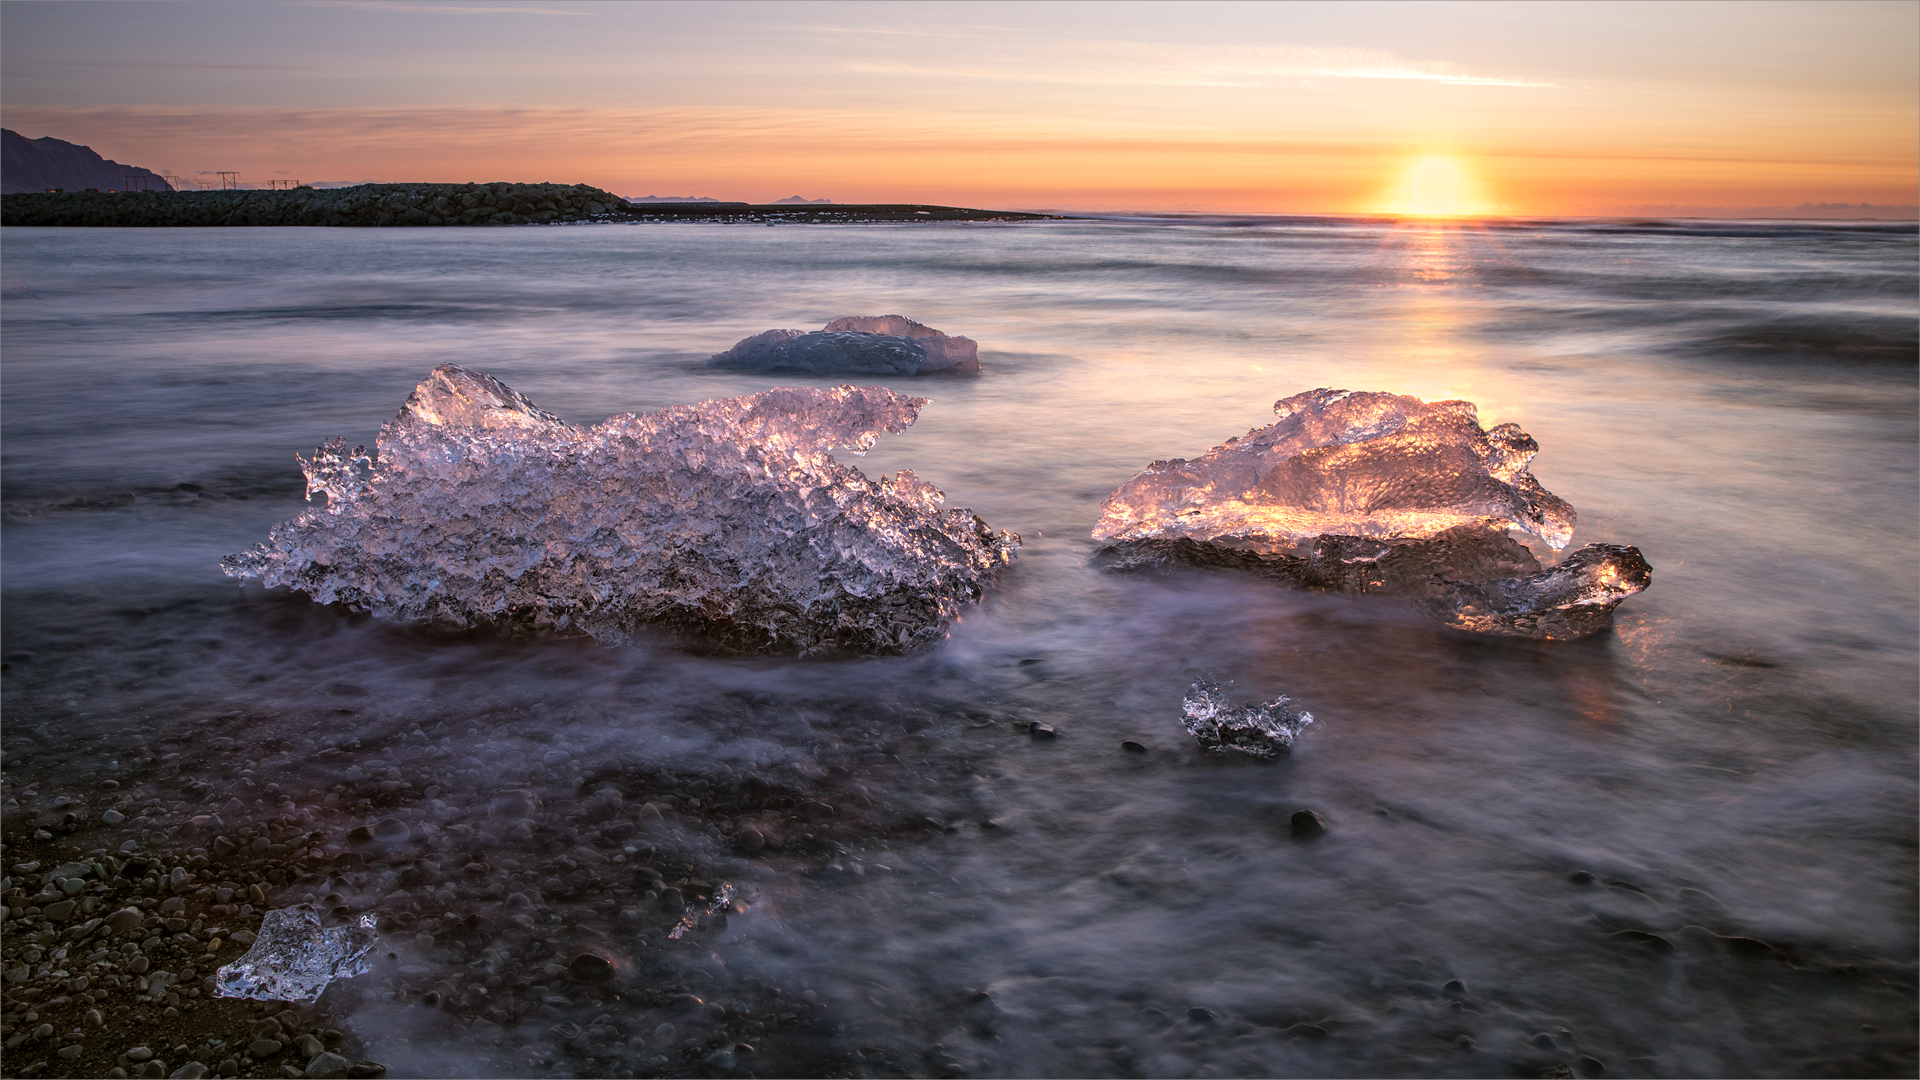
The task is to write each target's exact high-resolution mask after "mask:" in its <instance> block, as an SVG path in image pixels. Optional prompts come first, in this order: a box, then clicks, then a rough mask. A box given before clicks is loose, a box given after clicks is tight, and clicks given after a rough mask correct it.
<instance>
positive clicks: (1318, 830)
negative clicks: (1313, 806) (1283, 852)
mask: <svg viewBox="0 0 1920 1080" xmlns="http://www.w3.org/2000/svg"><path fill="white" fill-rule="evenodd" d="M1287 827H1288V831H1289V832H1291V833H1292V835H1293V838H1294V839H1295V840H1315V839H1318V838H1320V837H1322V836H1325V835H1327V819H1326V818H1323V817H1321V816H1320V815H1319V814H1316V813H1314V812H1313V811H1312V810H1295V811H1294V812H1293V816H1292V817H1290V818H1288V819H1287Z"/></svg>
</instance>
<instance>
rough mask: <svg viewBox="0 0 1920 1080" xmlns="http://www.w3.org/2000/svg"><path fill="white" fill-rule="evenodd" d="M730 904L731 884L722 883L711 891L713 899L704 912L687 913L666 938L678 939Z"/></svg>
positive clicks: (731, 898)
mask: <svg viewBox="0 0 1920 1080" xmlns="http://www.w3.org/2000/svg"><path fill="white" fill-rule="evenodd" d="M731 903H733V883H732V882H729V881H723V882H721V883H720V887H719V888H717V889H715V890H713V899H712V900H710V901H708V903H707V906H706V908H705V909H704V910H702V911H689V912H687V914H686V915H684V916H683V917H682V918H681V919H680V921H679V922H678V923H676V924H675V925H674V928H673V929H672V930H671V931H669V932H668V933H667V936H668V937H670V938H677V937H679V936H680V935H682V934H684V933H686V932H687V931H689V930H691V929H693V928H694V927H695V926H698V925H700V920H701V919H706V918H711V917H712V916H714V915H717V914H719V913H720V912H721V911H723V910H725V909H726V906H727V905H728V904H731Z"/></svg>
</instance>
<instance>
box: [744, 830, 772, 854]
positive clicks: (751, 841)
mask: <svg viewBox="0 0 1920 1080" xmlns="http://www.w3.org/2000/svg"><path fill="white" fill-rule="evenodd" d="M739 840H740V850H742V851H759V850H760V849H761V848H764V847H766V846H767V838H766V837H765V836H763V835H761V833H760V830H758V829H741V830H740V837H739Z"/></svg>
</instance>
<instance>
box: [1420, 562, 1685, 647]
mask: <svg viewBox="0 0 1920 1080" xmlns="http://www.w3.org/2000/svg"><path fill="white" fill-rule="evenodd" d="M1651 584H1653V568H1652V567H1650V566H1648V565H1647V560H1646V559H1645V558H1644V557H1643V556H1642V555H1641V554H1640V549H1639V548H1634V547H1623V546H1621V545H1618V544H1588V545H1587V546H1586V547H1583V548H1581V549H1580V550H1579V551H1576V552H1574V553H1573V554H1571V555H1569V556H1567V557H1566V559H1564V560H1562V561H1561V563H1560V565H1558V566H1556V567H1553V568H1552V569H1550V570H1542V571H1540V572H1539V573H1536V574H1527V575H1524V576H1521V577H1510V578H1493V579H1490V580H1486V581H1456V580H1452V579H1450V578H1448V577H1446V576H1444V575H1435V576H1434V577H1433V578H1431V579H1430V580H1429V582H1428V584H1427V592H1426V596H1425V597H1424V598H1423V599H1422V600H1421V601H1420V606H1421V607H1422V608H1424V609H1425V610H1426V612H1427V614H1429V615H1431V616H1433V617H1434V618H1436V619H1438V620H1440V621H1441V622H1443V623H1446V624H1447V625H1449V626H1456V627H1459V628H1460V629H1462V630H1472V631H1474V632H1475V633H1480V634H1498V635H1501V636H1503V637H1530V638H1544V639H1547V640H1557V641H1565V640H1571V639H1573V638H1579V637H1585V636H1587V635H1588V634H1591V633H1594V632H1595V631H1597V630H1603V629H1605V628H1606V627H1608V626H1609V625H1611V624H1612V622H1613V609H1614V608H1616V607H1619V606H1620V601H1622V600H1625V599H1626V598H1627V597H1629V596H1632V595H1633V594H1634V593H1637V592H1639V591H1641V590H1642V589H1645V588H1646V587H1647V586H1648V585H1651Z"/></svg>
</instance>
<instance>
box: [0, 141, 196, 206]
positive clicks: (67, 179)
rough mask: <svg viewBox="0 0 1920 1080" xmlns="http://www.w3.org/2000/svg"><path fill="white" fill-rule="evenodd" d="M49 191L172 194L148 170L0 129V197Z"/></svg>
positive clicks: (70, 145)
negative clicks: (1, 194) (0, 194)
mask: <svg viewBox="0 0 1920 1080" xmlns="http://www.w3.org/2000/svg"><path fill="white" fill-rule="evenodd" d="M49 190H58V191H82V192H84V191H101V192H112V191H128V190H135V191H172V190H173V185H172V184H169V183H167V181H166V180H165V179H164V178H163V177H161V175H160V174H159V173H156V172H154V171H153V170H151V169H143V168H140V167H139V166H137V165H122V164H120V163H119V162H117V161H111V160H109V159H107V158H103V157H101V156H100V155H99V154H96V153H94V152H93V150H92V148H90V147H85V146H80V145H78V144H76V143H70V142H67V141H65V140H62V139H55V138H52V137H51V136H49V137H47V138H44V139H29V138H27V137H26V136H25V135H22V134H20V133H19V132H17V131H14V130H13V129H11V128H0V193H4V194H8V195H12V194H16V193H20V192H28V191H37V192H46V191H49Z"/></svg>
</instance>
